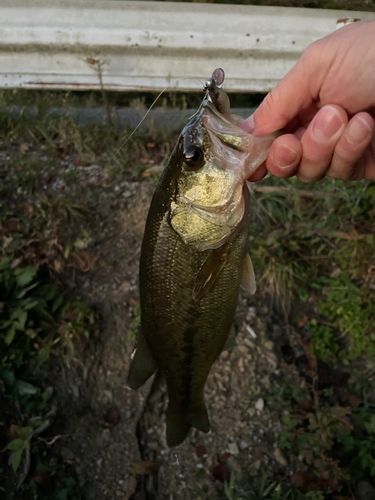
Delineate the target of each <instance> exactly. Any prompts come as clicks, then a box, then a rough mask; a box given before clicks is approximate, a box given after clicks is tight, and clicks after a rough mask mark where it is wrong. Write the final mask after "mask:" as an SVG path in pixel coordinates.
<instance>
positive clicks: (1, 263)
mask: <svg viewBox="0 0 375 500" xmlns="http://www.w3.org/2000/svg"><path fill="white" fill-rule="evenodd" d="M10 265H11V259H10V257H4V258H3V259H1V260H0V271H4V270H5V269H9V268H10Z"/></svg>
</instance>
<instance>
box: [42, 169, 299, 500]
mask: <svg viewBox="0 0 375 500" xmlns="http://www.w3.org/2000/svg"><path fill="white" fill-rule="evenodd" d="M78 170H80V172H81V173H80V176H81V177H79V178H78V180H77V182H76V183H75V186H74V187H72V188H70V191H71V192H70V193H69V195H70V196H71V195H74V194H75V193H76V194H77V197H81V195H80V184H82V182H83V181H82V178H85V184H86V183H87V178H88V177H93V178H94V181H93V182H94V183H98V184H100V183H102V182H103V178H105V175H106V174H104V173H103V172H102V171H101V170H100V168H99V167H97V166H96V167H95V168H93V169H91V171H90V167H87V168H83V167H81V168H80V169H79V168H78ZM106 182H107V181H106ZM51 185H52V184H51ZM154 186H155V184H154V183H153V182H152V181H151V180H149V179H147V180H144V181H142V182H129V181H125V180H123V181H121V180H118V179H117V181H116V182H115V183H111V187H110V189H99V190H96V191H95V192H94V191H93V192H92V193H91V194H90V195H89V198H88V200H87V202H88V206H89V207H90V209H91V210H92V212H93V216H92V217H91V218H90V221H89V225H87V223H85V228H86V230H87V231H88V233H89V235H90V244H89V248H88V252H89V254H90V256H91V257H92V262H93V264H92V266H91V269H90V270H89V271H88V272H87V273H80V272H77V273H76V275H75V276H73V275H72V276H70V271H69V275H67V277H66V279H67V281H68V282H71V286H72V287H74V288H75V290H76V291H79V293H80V295H81V296H82V298H83V299H84V300H86V301H87V302H88V303H90V304H93V305H95V307H96V308H97V309H98V310H99V311H100V320H99V329H98V332H99V333H97V334H96V336H95V337H94V338H91V339H90V340H89V341H88V343H87V345H86V346H85V347H84V348H83V349H82V350H81V352H80V353H79V354H77V358H76V360H75V361H74V362H73V364H72V367H71V369H70V370H68V369H66V368H64V367H63V365H62V364H61V365H58V366H57V367H55V373H54V374H53V378H54V380H51V382H53V385H54V386H55V394H57V399H58V406H59V408H58V415H59V417H58V419H57V420H56V422H55V424H54V427H53V428H52V429H51V434H53V433H55V434H57V433H58V434H59V435H61V438H60V439H59V440H58V441H57V442H56V444H55V447H56V451H57V452H58V453H61V456H62V458H63V461H64V462H65V464H66V465H67V466H70V467H72V468H73V469H74V470H75V473H76V474H77V475H78V477H81V478H84V479H85V488H84V489H85V497H86V498H87V500H99V499H100V500H103V499H105V500H115V499H121V500H126V499H129V498H130V496H132V495H133V496H132V498H134V499H137V500H141V499H142V500H143V499H147V500H151V499H160V500H161V499H168V500H172V499H179V500H180V499H193V498H194V499H196V498H202V499H203V498H212V495H213V491H214V490H215V491H217V490H218V491H220V490H221V489H222V483H223V481H224V479H228V477H229V476H228V474H229V471H232V474H233V472H234V473H235V478H236V480H235V482H236V485H237V487H238V486H242V487H243V489H244V491H245V492H246V491H248V484H249V477H257V478H259V477H261V476H262V474H263V473H269V474H270V475H271V477H279V479H280V480H281V481H283V480H285V481H286V482H288V480H289V477H290V475H291V474H292V473H293V472H294V471H295V470H296V469H297V465H299V467H298V468H299V469H303V466H302V465H301V464H297V463H290V462H288V460H286V458H285V457H284V456H283V454H282V452H281V451H280V450H279V449H278V447H277V438H278V434H279V432H280V431H281V429H282V427H281V418H282V416H283V412H282V409H281V408H280V406H279V405H277V404H276V403H273V402H272V398H269V397H267V394H270V393H273V394H275V393H277V392H279V391H280V388H281V386H282V385H283V384H285V383H289V384H291V385H292V386H296V387H297V386H300V387H303V386H304V385H305V380H304V379H302V378H300V377H299V375H298V373H297V371H296V368H295V366H294V365H288V364H287V363H286V362H285V361H284V359H283V356H282V354H281V352H282V351H281V349H282V348H283V350H284V351H285V346H288V345H289V339H288V334H287V331H286V327H285V325H284V323H283V321H282V318H281V317H279V316H278V315H276V314H275V313H273V312H272V310H271V309H270V307H269V302H268V298H267V296H266V294H264V293H262V287H261V286H260V287H258V292H257V293H256V295H255V296H248V295H246V294H244V293H241V295H240V297H239V302H238V308H237V312H236V316H235V321H234V326H233V328H234V329H235V332H236V343H237V346H236V347H234V348H232V349H231V350H229V351H225V352H223V353H222V354H221V356H220V358H219V360H218V361H217V362H216V364H215V365H214V367H213V369H212V371H211V373H210V376H209V379H208V382H207V384H206V390H205V400H206V405H207V408H208V412H209V417H210V421H211V427H212V431H211V432H210V433H209V434H207V435H206V434H203V433H200V432H198V431H195V430H194V431H193V432H192V433H191V436H190V437H189V439H188V440H186V442H185V443H183V444H182V445H181V446H179V447H177V448H176V449H173V450H170V449H168V447H167V444H166V438H165V411H166V405H167V395H166V390H165V386H164V383H163V381H162V380H161V379H160V377H157V378H156V379H154V380H150V381H149V382H148V383H147V384H146V386H145V387H143V388H142V389H141V390H139V391H137V392H134V391H132V390H131V389H129V388H128V387H127V386H126V374H127V371H128V368H129V362H130V355H131V352H132V349H133V340H131V339H130V338H129V335H128V334H129V329H130V324H131V321H132V317H133V313H132V310H133V307H134V304H136V302H135V301H137V299H138V261H139V256H140V248H141V241H142V234H143V228H144V223H145V218H146V215H147V211H148V206H149V202H150V199H151V195H152V191H153V189H154ZM57 187H59V186H58V185H57V184H56V185H55V186H54V187H53V188H54V189H55V188H57ZM60 188H61V186H60ZM73 277H74V283H73ZM51 376H52V374H51ZM104 415H106V417H105V418H104ZM146 460H147V461H151V464H149V466H150V467H151V470H154V472H153V473H151V474H146V475H143V473H144V472H145V471H143V470H142V467H143V468H144V467H145V466H147V464H146V463H145V462H144V461H146ZM140 461H143V462H142V464H141V465H140V466H139V465H138V467H141V470H139V469H138V474H136V472H137V469H132V467H133V466H134V464H136V463H138V462H140ZM158 467H159V469H158V471H157V470H156V469H157V468H158ZM139 472H140V474H139ZM148 472H149V471H148ZM135 477H136V478H137V479H136V478H135Z"/></svg>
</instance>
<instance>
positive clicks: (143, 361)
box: [126, 328, 157, 390]
mask: <svg viewBox="0 0 375 500" xmlns="http://www.w3.org/2000/svg"><path fill="white" fill-rule="evenodd" d="M156 369H157V365H156V362H155V360H154V358H153V356H152V354H151V351H150V349H149V348H148V346H147V344H146V339H145V337H144V335H143V333H142V330H141V328H139V332H138V337H137V343H136V348H135V353H134V357H133V359H132V362H131V365H130V368H129V373H128V377H127V379H126V383H127V385H128V386H129V387H130V388H131V389H134V390H136V389H138V388H139V387H141V385H143V384H144V383H145V382H146V380H148V379H149V378H150V377H151V375H153V373H154V372H155V371H156Z"/></svg>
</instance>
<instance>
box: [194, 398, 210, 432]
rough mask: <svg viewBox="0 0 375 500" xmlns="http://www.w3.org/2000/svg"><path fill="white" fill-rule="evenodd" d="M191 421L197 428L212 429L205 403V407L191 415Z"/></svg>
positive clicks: (204, 430)
mask: <svg viewBox="0 0 375 500" xmlns="http://www.w3.org/2000/svg"><path fill="white" fill-rule="evenodd" d="M190 423H191V425H192V426H193V427H195V428H196V429H199V430H200V431H202V432H209V431H210V422H209V420H208V415H207V410H206V407H205V406H204V404H203V408H202V409H201V410H199V411H197V412H195V413H193V414H192V415H191V417H190Z"/></svg>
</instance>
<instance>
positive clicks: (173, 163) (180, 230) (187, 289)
mask: <svg viewBox="0 0 375 500" xmlns="http://www.w3.org/2000/svg"><path fill="white" fill-rule="evenodd" d="M223 80H224V71H223V70H222V69H221V68H218V69H217V70H215V71H214V72H213V75H212V78H209V79H208V80H207V81H206V84H205V92H206V93H205V97H204V99H203V101H202V104H201V105H200V107H199V109H198V110H197V112H196V113H195V114H194V115H193V116H192V117H191V119H190V120H189V122H188V123H187V125H186V126H185V127H184V128H183V130H182V132H181V135H180V137H179V139H178V141H177V144H176V146H175V148H174V150H173V152H172V155H171V158H170V160H169V163H168V165H167V166H166V168H165V169H164V171H163V173H162V175H161V177H160V180H159V183H158V185H157V187H156V189H155V192H154V195H153V198H152V201H151V205H150V208H149V212H148V216H147V220H146V226H145V231H144V237H143V242H142V247H141V258H140V267H139V289H140V307H141V321H140V328H139V332H138V336H137V341H136V348H135V352H134V356H133V358H132V361H131V365H130V369H129V373H128V378H127V384H128V386H129V387H130V388H132V389H135V390H136V389H138V388H139V387H141V386H142V385H143V384H144V383H145V382H146V380H148V379H149V378H150V377H151V375H153V373H154V372H155V371H156V370H157V369H159V370H161V372H162V374H163V375H164V378H165V381H166V386H167V392H168V398H169V401H168V408H167V411H166V428H167V430H166V437H167V444H168V446H169V447H174V446H177V445H179V444H181V443H182V442H183V441H184V440H185V439H186V437H187V436H188V433H189V431H190V428H191V427H195V428H197V429H198V430H200V431H202V432H209V430H210V423H209V418H208V412H207V409H206V406H205V402H204V387H205V383H206V380H207V377H208V374H209V372H210V370H211V367H212V365H213V364H214V362H215V361H216V360H217V358H218V357H219V355H220V353H221V352H222V351H223V350H225V349H226V347H227V346H228V345H229V343H230V336H229V334H230V330H231V326H232V323H233V318H234V314H235V309H236V305H237V300H238V294H239V289H240V285H241V282H244V283H245V285H246V286H247V288H248V289H249V291H250V292H251V293H254V292H255V275H254V269H253V265H252V263H251V259H250V256H249V253H248V236H249V221H250V194H249V189H248V186H247V183H246V180H247V178H248V177H249V176H250V175H251V174H252V173H253V172H254V171H255V170H256V169H257V168H258V167H259V165H260V164H261V163H263V161H264V160H265V159H266V157H267V155H268V153H269V149H270V147H271V144H272V142H273V140H274V138H275V136H274V135H272V136H267V137H263V138H257V137H255V136H254V135H252V134H249V133H248V132H246V131H245V130H243V129H242V128H241V127H240V122H239V118H237V117H234V116H233V115H231V114H230V104H229V98H228V95H227V94H226V93H225V91H224V90H223V89H222V88H221V84H222V82H223Z"/></svg>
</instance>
